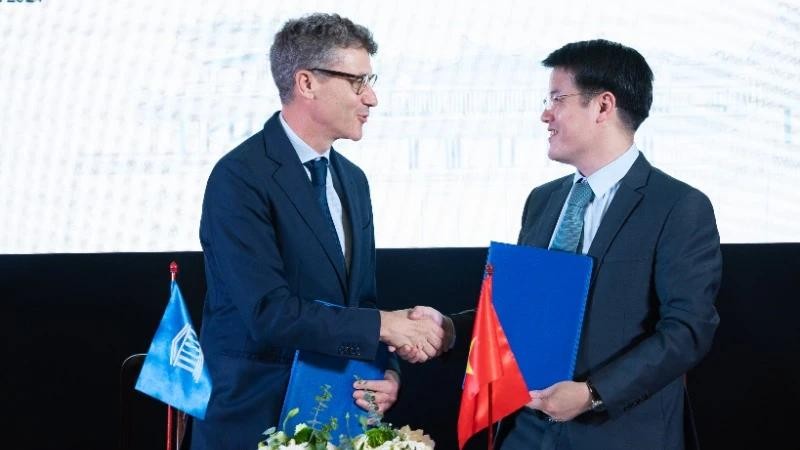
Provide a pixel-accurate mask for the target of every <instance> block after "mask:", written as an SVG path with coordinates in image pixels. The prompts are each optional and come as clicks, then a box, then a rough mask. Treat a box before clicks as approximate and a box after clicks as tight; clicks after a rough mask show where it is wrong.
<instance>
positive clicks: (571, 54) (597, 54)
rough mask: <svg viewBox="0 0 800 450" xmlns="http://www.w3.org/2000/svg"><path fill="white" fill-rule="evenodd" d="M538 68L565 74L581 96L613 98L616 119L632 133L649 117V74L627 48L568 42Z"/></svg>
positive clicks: (598, 42) (601, 41)
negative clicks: (605, 93) (617, 113)
mask: <svg viewBox="0 0 800 450" xmlns="http://www.w3.org/2000/svg"><path fill="white" fill-rule="evenodd" d="M542 65H544V66H545V67H549V68H562V69H565V70H567V71H569V72H570V73H572V75H573V77H574V80H575V85H576V86H577V87H578V88H579V89H581V90H582V91H583V92H592V93H593V92H597V91H609V92H611V93H612V94H614V96H615V97H616V98H617V108H619V110H620V117H621V119H622V121H623V122H624V123H625V125H626V126H627V127H628V128H629V129H630V130H632V131H636V130H637V129H638V128H639V125H641V124H642V122H644V119H646V118H647V116H648V115H649V114H650V106H651V105H652V104H653V71H652V70H650V66H649V65H647V61H645V59H644V57H643V56H642V55H641V54H640V53H639V52H637V51H636V50H634V49H632V48H630V47H626V46H624V45H622V44H619V43H616V42H611V41H607V40H605V39H595V40H591V41H581V42H572V43H570V44H567V45H565V46H563V47H561V48H560V49H558V50H556V51H554V52H553V53H550V55H548V56H547V58H545V59H544V60H543V61H542Z"/></svg>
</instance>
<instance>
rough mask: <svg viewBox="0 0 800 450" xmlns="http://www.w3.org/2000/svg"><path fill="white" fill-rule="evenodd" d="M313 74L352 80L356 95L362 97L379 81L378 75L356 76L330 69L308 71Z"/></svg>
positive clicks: (317, 68) (316, 68)
mask: <svg viewBox="0 0 800 450" xmlns="http://www.w3.org/2000/svg"><path fill="white" fill-rule="evenodd" d="M308 70H311V71H313V72H321V73H324V74H325V75H330V76H333V77H340V78H344V79H346V80H350V84H351V85H352V86H353V90H354V91H356V95H361V93H362V92H364V88H365V87H366V86H367V85H369V86H370V87H372V86H375V82H376V81H377V80H378V74H376V73H371V74H364V75H356V74H352V73H347V72H339V71H338V70H329V69H321V68H319V67H315V68H313V69H308Z"/></svg>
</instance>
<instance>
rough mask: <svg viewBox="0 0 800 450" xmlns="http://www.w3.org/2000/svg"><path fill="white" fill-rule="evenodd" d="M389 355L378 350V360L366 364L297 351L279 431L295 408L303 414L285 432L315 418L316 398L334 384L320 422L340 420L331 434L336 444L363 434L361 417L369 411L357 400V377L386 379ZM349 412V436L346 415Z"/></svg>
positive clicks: (287, 425) (294, 419)
mask: <svg viewBox="0 0 800 450" xmlns="http://www.w3.org/2000/svg"><path fill="white" fill-rule="evenodd" d="M388 355H389V352H388V350H387V349H386V347H385V346H384V345H381V346H380V348H379V349H378V357H377V358H376V359H375V361H362V360H356V359H348V358H341V357H336V356H331V355H325V354H322V353H317V352H312V351H301V350H298V351H297V352H295V356H294V362H293V363H292V371H291V374H290V375H289V387H288V388H287V390H286V397H285V398H284V401H283V407H282V409H281V417H280V422H279V423H278V426H279V428H280V427H282V426H283V421H284V419H285V418H286V415H287V413H288V412H289V411H290V410H291V409H292V408H300V412H299V413H298V414H297V415H296V416H294V417H292V418H291V419H289V421H288V422H287V424H286V428H285V431H286V432H287V433H288V434H289V435H290V436H291V435H292V434H294V428H295V425H297V424H299V423H301V422H305V423H306V424H308V423H309V422H311V421H312V420H313V418H314V409H315V408H316V407H317V401H316V399H315V398H316V397H317V396H318V395H320V394H321V393H322V390H321V387H322V386H323V385H326V384H327V385H330V392H331V394H332V396H333V397H332V398H331V400H330V401H329V402H328V403H327V408H325V409H324V410H323V411H321V412H320V414H319V415H318V416H317V420H318V421H319V422H320V423H322V424H326V423H328V421H329V420H330V418H331V417H336V419H337V422H338V427H337V429H336V430H334V431H333V432H332V433H331V434H332V436H333V438H334V439H333V440H334V442H338V441H339V435H341V434H350V435H353V436H355V435H356V434H359V433H360V432H361V426H360V424H359V421H358V418H359V417H360V416H366V415H367V411H365V410H363V409H361V408H359V407H358V405H356V403H355V400H353V382H355V381H356V377H358V378H360V379H363V380H382V379H383V374H384V371H385V368H386V367H387V364H388V357H389V356H388ZM347 413H349V414H350V419H349V433H348V429H347V425H346V424H347V422H346V420H345V415H346V414H347Z"/></svg>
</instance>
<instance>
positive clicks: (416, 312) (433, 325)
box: [380, 306, 455, 363]
mask: <svg viewBox="0 0 800 450" xmlns="http://www.w3.org/2000/svg"><path fill="white" fill-rule="evenodd" d="M380 314H381V330H380V340H381V342H383V343H385V344H386V345H388V346H389V351H391V352H395V353H396V354H397V355H398V356H400V357H401V358H403V359H405V360H406V361H408V362H411V363H421V362H425V361H427V360H429V359H431V358H435V357H436V356H439V355H441V354H442V353H444V352H446V351H447V350H449V349H450V348H451V347H452V346H453V343H454V341H455V329H454V327H453V321H452V320H451V319H450V318H449V317H447V316H444V315H442V313H440V312H439V311H437V310H436V309H434V308H431V307H429V306H415V307H414V308H411V309H400V310H397V311H381V312H380Z"/></svg>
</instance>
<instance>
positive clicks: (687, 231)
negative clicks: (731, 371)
mask: <svg viewBox="0 0 800 450" xmlns="http://www.w3.org/2000/svg"><path fill="white" fill-rule="evenodd" d="M572 182H573V176H572V175H569V176H567V177H564V178H561V179H558V180H555V181H552V182H550V183H547V184H545V185H542V186H540V187H537V188H536V189H534V190H533V191H532V192H531V194H530V195H529V197H528V200H527V202H526V204H525V209H524V212H523V215H522V229H521V232H520V236H519V243H520V244H524V245H532V246H536V247H542V248H547V246H548V244H549V242H550V238H551V236H552V234H553V231H554V230H555V226H556V222H557V221H558V217H559V214H560V212H561V208H562V206H563V205H564V202H565V200H566V198H567V195H568V194H569V191H570V189H571V186H572ZM588 254H589V256H591V257H592V258H593V259H594V268H593V274H592V283H591V287H590V293H589V299H588V302H587V307H586V312H585V317H584V322H583V331H582V335H581V343H580V347H579V351H578V356H577V362H576V367H575V375H574V379H575V380H578V381H583V380H586V379H590V380H591V381H592V384H593V386H594V387H595V388H596V390H597V391H598V393H599V394H600V396H601V397H602V399H603V401H604V402H605V407H606V411H605V412H588V413H585V414H583V415H581V416H578V417H577V418H575V419H573V420H572V421H569V422H566V423H556V424H548V425H547V427H551V428H550V430H551V432H552V433H554V436H555V437H553V436H551V437H550V439H554V441H555V442H556V443H557V444H558V445H559V448H570V449H574V450H579V449H587V450H588V449H592V450H595V449H681V448H683V446H684V442H683V441H684V431H683V420H684V386H683V382H682V377H683V375H684V374H685V373H686V372H687V371H688V370H689V369H691V368H692V367H693V366H695V365H696V364H697V363H698V362H699V361H700V360H701V359H702V358H703V357H704V356H705V354H706V353H707V352H708V350H709V348H710V346H711V341H712V339H713V337H714V333H715V330H716V328H717V324H718V323H719V317H718V315H717V312H716V309H715V307H714V301H715V299H716V295H717V291H718V289H719V284H720V278H721V272H722V257H721V253H720V246H719V234H718V232H717V226H716V220H715V218H714V211H713V209H712V206H711V203H710V202H709V200H708V198H707V197H706V196H705V195H703V194H702V193H701V192H700V191H698V190H697V189H694V188H692V187H691V186H689V185H687V184H685V183H682V182H680V181H678V180H676V179H674V178H671V177H670V176H668V175H666V174H664V173H663V172H661V171H660V170H658V169H655V168H653V167H652V166H651V165H650V164H649V163H648V162H647V160H646V159H645V157H644V156H643V155H641V154H640V155H639V157H638V159H637V160H636V161H635V163H634V165H633V166H632V167H631V169H630V170H629V171H628V173H627V174H626V175H625V177H623V178H622V180H621V182H620V187H619V190H618V191H617V193H616V195H615V196H614V199H613V200H612V202H611V204H610V206H609V208H608V210H607V211H606V213H605V216H604V217H603V219H602V222H601V224H600V227H599V229H598V230H597V234H596V235H595V237H594V240H593V241H592V244H591V246H590V248H589V252H588ZM504 427H505V425H504ZM532 431H533V430H532ZM540 438H541V436H539V437H536V436H531V444H530V447H528V448H539V447H536V446H535V445H534V443H533V442H536V441H537V440H539V439H540Z"/></svg>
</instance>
